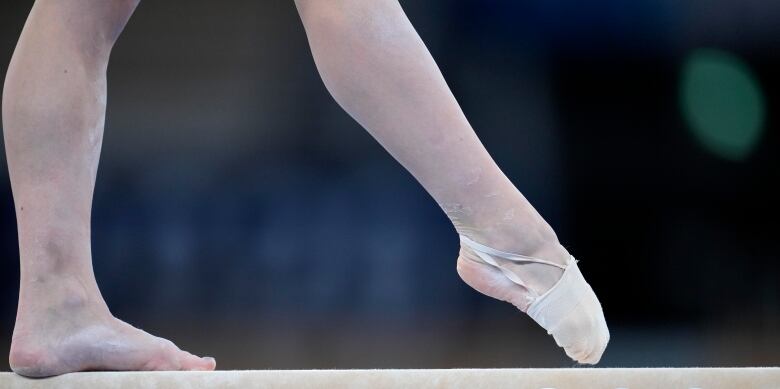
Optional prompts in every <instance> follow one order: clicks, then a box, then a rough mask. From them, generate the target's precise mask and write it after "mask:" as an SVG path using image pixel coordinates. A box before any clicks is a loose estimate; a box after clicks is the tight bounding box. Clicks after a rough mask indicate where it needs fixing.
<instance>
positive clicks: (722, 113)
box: [680, 49, 766, 161]
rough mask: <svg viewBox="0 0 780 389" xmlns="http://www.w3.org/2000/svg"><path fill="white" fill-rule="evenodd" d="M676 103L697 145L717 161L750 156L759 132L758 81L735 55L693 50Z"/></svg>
mask: <svg viewBox="0 0 780 389" xmlns="http://www.w3.org/2000/svg"><path fill="white" fill-rule="evenodd" d="M680 104H681V108H682V112H683V115H684V117H685V120H686V121H687V123H688V127H689V129H690V130H691V132H692V133H693V135H694V136H695V137H696V139H697V140H698V141H699V143H700V144H701V145H702V146H703V147H704V148H705V149H707V150H709V151H710V152H712V153H714V154H715V155H718V156H720V157H722V158H726V159H729V160H733V161H739V160H742V159H744V158H746V157H747V156H748V155H750V152H751V151H752V150H753V149H754V148H755V146H756V144H757V143H758V140H759V139H760V138H761V133H762V132H763V129H764V118H765V115H766V112H765V103H764V98H763V95H762V93H761V90H760V87H759V85H758V82H757V81H756V79H755V77H753V75H752V73H751V71H750V69H749V68H748V66H747V65H746V64H745V63H744V62H743V61H742V60H740V59H739V58H738V57H736V56H734V55H732V54H730V53H727V52H725V51H721V50H713V49H699V50H696V51H694V52H693V53H691V54H690V56H689V57H688V59H687V60H686V62H685V65H684V68H683V73H682V83H681V86H680Z"/></svg>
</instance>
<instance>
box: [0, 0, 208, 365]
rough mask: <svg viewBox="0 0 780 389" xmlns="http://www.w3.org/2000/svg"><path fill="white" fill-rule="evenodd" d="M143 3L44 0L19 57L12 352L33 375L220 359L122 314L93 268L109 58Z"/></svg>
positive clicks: (10, 134)
mask: <svg viewBox="0 0 780 389" xmlns="http://www.w3.org/2000/svg"><path fill="white" fill-rule="evenodd" d="M137 4H138V0H61V1H60V0H58V1H37V2H36V3H35V5H34V6H33V9H32V11H31V13H30V16H29V18H28V20H27V23H26V25H25V27H24V30H23V32H22V35H21V37H20V39H19V43H18V45H17V47H16V51H15V52H14V55H13V59H12V60H11V64H10V66H9V70H8V74H7V77H6V82H5V87H4V92H3V121H4V123H3V127H4V129H5V133H4V136H5V147H6V154H7V156H8V166H9V170H10V177H11V185H12V188H13V194H14V201H15V205H16V216H17V225H18V229H19V247H20V257H21V258H20V261H21V282H20V285H21V286H20V292H19V306H18V311H17V318H16V326H15V328H14V334H13V341H12V344H11V354H10V358H9V359H10V364H11V368H12V369H13V370H14V371H16V372H17V373H19V374H22V375H26V376H36V377H40V376H49V375H57V374H62V373H67V372H72V371H79V370H87V369H89V370H179V369H186V370H190V369H202V370H210V369H213V368H214V364H215V363H214V360H213V359H211V358H207V359H203V358H198V357H196V356H194V355H191V354H189V353H187V352H184V351H181V350H179V349H178V348H177V347H176V346H175V345H173V343H171V342H170V341H167V340H165V339H161V338H158V337H154V336H152V335H149V334H147V333H146V332H143V331H141V330H139V329H136V328H134V327H132V326H131V325H129V324H126V323H124V322H122V321H120V320H118V319H115V318H114V317H113V316H112V315H111V312H109V310H108V307H107V306H106V303H105V302H104V301H103V298H102V296H101V294H100V291H99V290H98V286H97V283H96V281H95V277H94V274H93V271H92V258H91V252H90V212H91V204H92V192H93V189H94V184H95V174H96V171H97V166H98V158H99V155H100V146H101V143H102V137H103V123H104V117H105V104H106V67H107V64H108V58H109V54H110V51H111V48H112V46H113V44H114V41H115V39H116V38H117V36H118V35H119V33H120V32H121V31H122V29H123V28H124V25H125V23H126V22H127V20H128V19H129V18H130V15H131V14H132V13H133V10H134V9H135V7H136V5H137Z"/></svg>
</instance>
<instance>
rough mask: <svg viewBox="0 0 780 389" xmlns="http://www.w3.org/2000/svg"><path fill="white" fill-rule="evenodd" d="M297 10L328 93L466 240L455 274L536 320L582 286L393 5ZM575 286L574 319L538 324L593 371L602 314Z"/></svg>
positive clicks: (304, 2)
mask: <svg viewBox="0 0 780 389" xmlns="http://www.w3.org/2000/svg"><path fill="white" fill-rule="evenodd" d="M296 6H297V8H298V12H299V13H300V15H301V19H302V21H303V24H304V27H305V29H306V33H307V36H308V38H309V43H310V45H311V50H312V53H313V55H314V59H315V62H316V65H317V68H318V70H319V72H320V75H321V76H322V79H323V81H324V83H325V85H326V87H327V88H328V90H329V91H330V93H331V94H332V95H333V97H334V98H335V99H336V101H337V102H338V103H339V104H340V105H341V106H342V107H343V108H344V109H345V110H346V111H347V112H348V113H349V114H350V115H352V117H354V118H355V119H356V120H357V121H358V122H359V123H360V124H361V125H363V126H364V127H365V128H366V129H367V130H368V131H369V132H370V133H371V134H372V135H373V136H374V138H376V139H377V141H379V143H381V144H382V146H384V147H385V149H387V150H388V151H389V152H390V154H392V155H393V156H394V157H395V158H396V159H397V160H398V161H399V162H400V163H401V164H402V165H403V166H404V167H405V168H406V169H407V170H409V172H410V173H411V174H412V175H414V177H415V178H416V179H417V180H418V181H419V182H420V183H421V184H422V185H423V187H424V188H425V189H426V190H427V191H428V193H430V194H431V196H433V198H434V199H435V200H436V202H437V203H438V204H439V205H440V206H441V208H442V209H443V210H444V211H445V212H446V213H447V215H448V216H449V218H450V219H451V220H452V222H453V224H454V226H455V228H456V230H457V231H458V233H459V234H460V235H461V236H462V237H465V238H466V240H464V239H463V238H462V239H461V242H462V245H461V254H460V257H459V258H458V262H457V268H458V273H459V274H460V275H461V277H462V278H463V280H464V281H465V282H466V283H467V284H469V285H470V286H472V287H473V288H475V289H477V290H478V291H480V292H482V293H484V294H486V295H488V296H491V297H494V298H497V299H501V300H504V301H508V302H510V303H512V304H514V305H516V306H517V307H518V308H520V309H521V310H523V311H524V312H525V311H528V313H529V314H532V311H533V310H534V309H533V307H532V306H531V305H530V302H532V301H535V298H538V297H539V296H541V295H542V294H544V293H545V292H546V291H549V290H551V289H552V288H553V287H557V286H556V285H558V284H559V280H564V279H568V278H571V279H572V280H573V279H575V278H577V277H575V274H574V270H576V266H573V268H574V270H572V272H570V273H572V275H571V276H570V277H564V274H568V273H566V272H564V270H562V269H564V268H567V265H568V264H569V262H570V261H571V262H573V260H571V256H570V255H569V253H568V252H567V251H566V249H565V248H564V247H563V246H561V245H560V244H559V242H558V239H557V237H556V235H555V233H554V232H553V230H552V228H551V227H550V226H549V225H548V224H547V223H546V222H545V221H544V220H543V219H542V217H541V216H540V215H539V214H538V213H537V212H536V211H535V210H534V208H533V207H532V206H531V205H530V204H529V203H528V201H527V200H526V199H525V198H524V197H523V195H522V194H521V193H520V192H519V191H518V190H517V189H516V188H515V186H514V185H513V184H512V183H511V182H510V181H509V180H508V179H507V177H506V176H505V175H504V174H503V173H502V172H501V170H500V169H499V167H498V166H497V165H496V163H495V162H494V161H493V159H492V158H491V156H490V155H489V154H488V152H487V151H486V150H485V148H484V147H483V145H482V144H481V142H480V141H479V139H478V138H477V136H476V134H475V133H474V131H473V130H472V128H471V126H470V125H469V123H468V121H467V120H466V117H465V116H464V115H463V112H461V109H460V107H459V106H458V103H457V102H456V101H455V98H454V97H453V95H452V93H451V92H450V90H449V88H448V87H447V84H446V82H445V80H444V78H443V77H442V75H441V73H440V71H439V69H438V67H437V65H436V63H435V62H434V60H433V58H432V57H431V55H430V54H429V53H428V50H427V49H426V47H425V45H424V43H423V42H422V40H421V39H420V37H419V36H418V35H417V33H416V32H415V30H414V28H413V26H412V25H411V23H410V22H409V20H408V19H407V17H406V15H405V14H404V12H403V10H402V9H401V6H400V5H399V4H398V2H397V1H396V0H371V1H364V0H328V1H321V0H296ZM464 242H466V243H467V244H463V243H464ZM468 242H472V243H473V242H479V243H480V244H482V245H483V246H479V245H474V244H471V245H469V244H468ZM484 246H489V248H493V249H497V250H500V251H502V252H505V253H503V254H506V252H509V253H518V254H522V255H524V256H530V257H535V258H538V259H542V260H543V262H545V261H546V262H547V263H539V262H533V261H526V262H522V260H521V262H513V261H509V260H507V259H506V258H505V257H506V256H502V255H494V256H489V257H487V259H485V257H484V255H482V254H487V255H490V254H489V253H486V252H484V250H483V251H482V252H481V253H478V252H477V251H480V250H479V249H478V247H482V248H485V247H484ZM485 250H488V249H487V248H485ZM488 251H489V250H488ZM491 252H492V253H494V254H496V253H497V251H495V250H493V251H491ZM519 257H520V256H514V257H513V258H515V259H517V258H519ZM567 272H568V271H567ZM576 274H579V272H578V271H577V272H576ZM579 278H581V275H580V276H579ZM513 280H514V281H513ZM515 281H517V282H515ZM567 282H568V281H567ZM571 282H573V283H574V284H577V286H576V287H574V288H569V289H567V288H564V287H561V288H558V289H559V290H558V292H557V293H558V294H559V295H561V296H570V297H567V299H568V300H570V301H568V302H567V303H566V304H563V305H562V304H558V305H557V306H556V307H555V309H554V310H557V311H558V312H557V313H556V315H558V316H561V317H562V316H567V315H568V318H567V319H566V320H563V321H561V320H557V319H556V320H554V321H555V323H553V324H551V323H552V322H551V321H549V320H547V319H549V318H550V316H549V315H548V316H547V317H546V318H545V317H541V316H538V317H534V319H535V320H537V322H540V324H542V325H543V326H544V327H545V328H546V329H547V330H548V332H550V333H551V334H552V335H553V336H555V339H556V341H557V342H558V344H559V345H560V346H562V347H564V349H566V352H567V353H568V354H569V355H570V356H571V357H572V358H574V359H576V360H578V361H580V362H585V363H595V362H597V361H598V360H599V358H600V357H601V354H602V352H603V351H604V348H605V347H606V343H607V342H608V339H609V335H608V331H607V328H606V324H605V323H604V319H603V314H602V312H601V307H600V304H599V303H598V299H597V298H596V297H595V295H594V294H593V293H592V291H591V290H590V287H589V286H587V284H586V283H585V282H584V280H577V281H571ZM520 284H522V286H521V285H520ZM561 289H565V290H563V291H562V290H561ZM575 291H576V292H575ZM571 296H573V297H571ZM575 300H576V301H575ZM564 306H567V307H568V308H565V309H566V310H567V311H566V312H562V311H563V310H564V308H563V307H564ZM537 308H538V307H537ZM548 312H549V311H548ZM564 313H565V315H564ZM569 313H570V314H569ZM542 316H544V315H542ZM532 317H533V316H532ZM559 319H560V317H559ZM550 327H555V328H550Z"/></svg>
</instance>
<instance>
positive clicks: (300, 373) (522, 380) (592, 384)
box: [0, 367, 780, 389]
mask: <svg viewBox="0 0 780 389" xmlns="http://www.w3.org/2000/svg"><path fill="white" fill-rule="evenodd" d="M0 388H3V389H6V388H9V389H17V388H19V389H21V388H25V389H27V388H61V389H70V388H72V389H93V388H241V389H243V388H304V389H305V388H370V389H385V388H468V389H472V388H491V389H492V388H513V389H526V388H527V389H542V388H555V389H569V388H571V389H575V388H576V389H587V388H604V389H618V388H626V389H631V388H636V389H651V388H652V389H656V388H657V389H692V388H700V389H721V388H722V389H726V388H729V389H778V388H780V368H776V367H767V368H648V369H618V368H572V369H451V370H236V371H215V372H87V373H72V374H66V375H62V376H59V377H52V378H43V379H29V378H24V377H20V376H17V375H15V374H13V373H0Z"/></svg>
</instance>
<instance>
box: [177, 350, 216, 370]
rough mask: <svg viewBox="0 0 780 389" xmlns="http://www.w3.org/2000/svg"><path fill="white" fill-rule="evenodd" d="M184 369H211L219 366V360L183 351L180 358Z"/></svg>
mask: <svg viewBox="0 0 780 389" xmlns="http://www.w3.org/2000/svg"><path fill="white" fill-rule="evenodd" d="M179 361H180V365H181V369H182V370H200V371H211V370H214V368H216V367H217V361H216V360H215V359H214V358H212V357H202V358H201V357H198V356H196V355H192V354H190V353H188V352H186V351H182V355H181V357H180V359H179Z"/></svg>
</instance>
